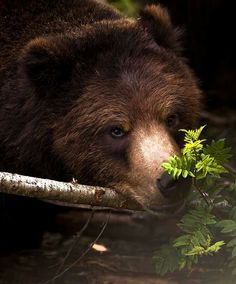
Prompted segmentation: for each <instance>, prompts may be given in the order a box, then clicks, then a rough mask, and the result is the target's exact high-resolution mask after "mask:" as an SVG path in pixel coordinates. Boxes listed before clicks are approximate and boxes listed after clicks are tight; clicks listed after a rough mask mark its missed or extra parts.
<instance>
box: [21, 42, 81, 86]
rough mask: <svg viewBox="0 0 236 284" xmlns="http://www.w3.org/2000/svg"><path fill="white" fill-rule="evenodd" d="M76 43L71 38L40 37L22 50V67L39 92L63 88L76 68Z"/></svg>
mask: <svg viewBox="0 0 236 284" xmlns="http://www.w3.org/2000/svg"><path fill="white" fill-rule="evenodd" d="M75 55H76V46H75V42H74V41H73V40H72V39H70V38H62V37H40V38H36V39H34V40H32V41H30V42H29V43H28V44H27V45H26V46H25V48H24V49H23V50H22V53H21V56H20V59H19V61H20V66H21V67H22V69H23V72H24V73H25V74H26V76H27V77H28V78H29V80H30V81H31V83H32V84H33V85H34V86H35V87H36V88H37V89H39V90H41V91H43V90H48V89H50V88H51V87H56V86H61V84H63V83H64V82H66V81H67V80H68V79H69V77H70V75H71V72H72V70H73V68H74V66H75V63H76V60H75Z"/></svg>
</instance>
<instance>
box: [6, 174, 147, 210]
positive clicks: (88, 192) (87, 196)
mask: <svg viewBox="0 0 236 284" xmlns="http://www.w3.org/2000/svg"><path fill="white" fill-rule="evenodd" d="M0 192H3V193H8V194H15V195H22V196H27V197H34V198H39V199H45V200H50V201H59V202H63V203H67V204H72V205H73V204H76V205H79V204H85V205H90V206H99V207H108V208H114V209H129V210H143V209H142V208H141V206H140V205H139V204H138V203H136V202H135V201H133V200H131V199H128V198H127V197H124V196H122V195H120V194H118V193H117V192H115V191H114V190H112V189H109V188H102V187H94V186H87V185H81V184H77V183H75V182H69V183H65V182H59V181H55V180H49V179H42V178H35V177H28V176H23V175H18V174H11V173H6V172H0Z"/></svg>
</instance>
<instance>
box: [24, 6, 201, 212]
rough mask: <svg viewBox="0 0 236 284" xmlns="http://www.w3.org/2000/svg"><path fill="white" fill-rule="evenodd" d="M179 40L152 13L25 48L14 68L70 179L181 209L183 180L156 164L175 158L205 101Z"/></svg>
mask: <svg viewBox="0 0 236 284" xmlns="http://www.w3.org/2000/svg"><path fill="white" fill-rule="evenodd" d="M178 37H179V31H178V30H177V29H175V28H174V27H173V26H172V24H171V21H170V19H169V15H168V13H167V11H166V10H165V9H164V8H162V7H160V6H148V7H146V8H145V9H144V10H143V11H142V12H141V14H140V18H139V19H138V20H129V19H124V18H123V19H120V20H115V21H102V22H99V23H94V24H93V25H89V26H84V27H82V28H75V29H74V30H73V31H71V32H70V33H68V34H63V35H55V36H54V35H52V36H47V37H40V38H36V39H34V40H32V41H31V42H30V43H29V44H27V46H26V47H25V48H24V49H23V51H22V54H21V58H20V66H21V69H20V70H21V72H23V74H24V80H26V81H27V84H28V85H30V88H31V93H33V95H34V100H35V101H36V103H37V104H40V102H44V104H42V105H43V106H44V107H45V105H46V106H47V107H48V108H49V110H50V113H51V114H53V115H48V118H46V117H45V118H44V123H45V120H46V119H47V125H48V126H47V127H48V128H49V129H50V131H51V133H52V144H53V145H52V151H53V154H54V156H57V157H59V158H60V160H62V161H63V163H64V168H65V171H66V172H67V174H68V175H69V176H70V177H71V178H72V177H74V178H75V179H77V180H78V182H79V183H82V184H88V185H99V186H105V187H111V188H115V189H116V190H117V191H118V192H121V193H122V194H125V195H129V196H132V197H133V198H135V199H136V200H137V201H138V202H140V203H141V204H142V205H143V206H144V207H146V208H151V209H153V210H156V211H162V210H166V209H168V210H172V209H173V210H174V209H176V208H177V207H178V206H179V205H180V204H181V203H182V201H183V200H184V198H185V196H186V194H187V192H188V188H189V181H188V180H187V179H183V180H181V179H180V180H178V181H173V180H171V178H170V177H168V176H167V175H166V174H164V171H163V168H162V166H161V165H162V163H163V162H164V161H166V160H167V159H168V157H169V156H170V155H173V154H178V153H179V147H180V146H181V143H182V137H181V135H180V132H179V131H178V129H180V128H193V127H195V124H196V121H197V117H198V113H199V109H200V98H201V94H200V91H199V89H198V86H197V84H196V80H195V78H194V76H193V75H192V72H191V71H190V69H189V68H188V67H187V65H186V64H185V60H184V59H183V58H182V57H181V53H180V48H179V43H178ZM22 70H23V71H22ZM45 102H46V103H45ZM48 113H49V112H47V114H48Z"/></svg>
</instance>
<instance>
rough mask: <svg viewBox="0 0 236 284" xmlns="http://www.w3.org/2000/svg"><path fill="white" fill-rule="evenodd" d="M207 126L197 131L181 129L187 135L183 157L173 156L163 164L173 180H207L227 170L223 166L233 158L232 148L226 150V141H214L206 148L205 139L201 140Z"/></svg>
mask: <svg viewBox="0 0 236 284" xmlns="http://www.w3.org/2000/svg"><path fill="white" fill-rule="evenodd" d="M204 128H205V126H202V127H200V128H199V129H196V130H186V129H180V131H182V132H184V133H185V137H184V141H185V145H184V148H183V149H182V156H181V157H178V156H172V157H170V159H169V161H168V162H165V163H163V164H162V167H163V168H164V170H165V171H166V172H167V173H168V174H169V175H171V176H172V177H173V178H179V177H180V176H182V177H183V178H187V177H188V176H191V177H195V178H196V179H203V178H206V177H207V175H212V176H213V177H219V176H220V175H221V174H222V173H226V172H227V170H226V169H225V168H224V166H223V165H222V164H223V163H226V162H227V161H228V159H229V158H230V157H231V155H230V148H225V141H224V139H220V140H218V141H212V143H211V144H210V145H206V146H205V147H204V144H203V143H204V142H205V141H206V140H205V139H199V137H200V135H201V133H202V131H203V129H204Z"/></svg>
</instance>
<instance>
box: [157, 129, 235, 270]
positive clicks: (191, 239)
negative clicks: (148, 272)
mask: <svg viewBox="0 0 236 284" xmlns="http://www.w3.org/2000/svg"><path fill="white" fill-rule="evenodd" d="M204 128H205V126H202V127H200V128H199V129H196V130H186V129H180V131H181V132H183V133H184V142H185V145H184V147H183V149H182V150H181V155H180V156H171V157H170V158H169V160H168V161H167V162H164V163H163V164H162V167H163V169H164V170H165V171H166V172H167V173H168V174H169V175H171V176H172V177H173V178H174V179H179V178H180V177H182V178H191V179H192V192H191V194H190V196H189V202H190V203H191V202H195V203H196V202H197V203H198V205H199V207H197V208H195V209H193V210H189V211H188V212H187V213H186V214H185V215H184V216H183V217H182V219H181V221H180V223H179V224H177V226H178V227H179V229H180V230H181V234H180V235H179V236H178V237H177V238H176V239H174V240H170V242H169V244H164V245H163V246H161V247H160V248H159V250H158V251H157V252H156V253H155V256H154V263H155V267H156V271H157V273H158V274H160V275H164V274H166V273H167V272H173V271H175V270H182V269H184V268H187V269H190V268H191V267H192V265H194V264H197V263H198V262H199V260H200V258H201V257H203V256H212V255H215V254H216V253H219V252H220V251H221V250H223V251H224V253H226V254H227V255H228V260H227V261H226V265H227V267H228V268H229V270H230V271H231V273H232V275H236V204H235V201H234V200H235V196H236V181H235V180H233V181H232V180H230V178H231V177H232V176H234V175H232V174H231V173H229V170H228V169H227V168H228V167H226V166H225V163H228V161H229V159H230V158H231V154H230V150H231V149H230V148H229V147H225V140H224V139H219V140H213V141H211V143H210V144H207V142H206V139H200V136H201V134H202V131H203V130H204ZM223 174H224V175H225V177H226V178H227V186H225V180H224V182H222V175H223ZM230 174H231V175H230ZM232 195H234V198H232ZM222 202H226V203H227V207H226V209H224V210H225V212H224V214H226V215H228V218H227V219H225V220H222V219H221V218H220V217H218V216H216V215H215V213H214V212H215V211H214V209H215V208H216V207H218V206H219V204H220V203H222ZM217 234H218V235H219V234H220V235H221V236H222V240H217V239H216V236H217Z"/></svg>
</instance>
